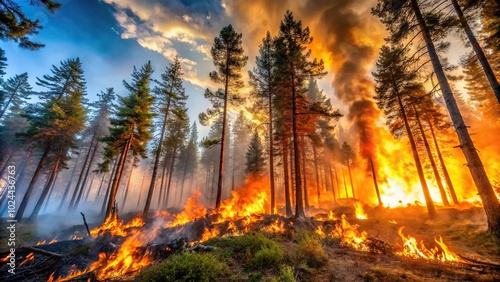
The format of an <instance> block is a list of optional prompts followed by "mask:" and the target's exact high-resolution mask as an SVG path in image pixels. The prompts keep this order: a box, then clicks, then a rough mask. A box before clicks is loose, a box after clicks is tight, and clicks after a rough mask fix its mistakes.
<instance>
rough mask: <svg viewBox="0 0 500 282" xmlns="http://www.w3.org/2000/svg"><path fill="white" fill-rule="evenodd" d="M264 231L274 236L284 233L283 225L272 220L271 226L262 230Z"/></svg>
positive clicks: (278, 221)
mask: <svg viewBox="0 0 500 282" xmlns="http://www.w3.org/2000/svg"><path fill="white" fill-rule="evenodd" d="M264 230H265V231H267V232H270V233H275V234H284V233H285V223H284V222H283V221H280V220H279V219H276V220H274V221H273V222H272V223H271V225H269V226H266V227H265V228H264Z"/></svg>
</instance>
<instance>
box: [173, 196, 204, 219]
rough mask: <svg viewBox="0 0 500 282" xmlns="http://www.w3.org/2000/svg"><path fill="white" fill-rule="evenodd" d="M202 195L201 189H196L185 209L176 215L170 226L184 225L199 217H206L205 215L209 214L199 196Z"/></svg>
mask: <svg viewBox="0 0 500 282" xmlns="http://www.w3.org/2000/svg"><path fill="white" fill-rule="evenodd" d="M200 195H201V192H200V190H196V191H195V192H194V193H193V195H192V196H191V197H190V198H189V199H188V200H187V203H186V206H185V207H184V210H183V211H182V212H181V213H179V214H177V215H176V216H175V220H174V222H173V223H172V224H171V225H170V227H174V226H177V225H183V224H186V223H188V222H190V221H194V220H196V219H198V218H202V217H205V215H206V214H207V209H205V208H204V207H203V206H202V205H201V204H200V203H199V200H198V198H199V197H200Z"/></svg>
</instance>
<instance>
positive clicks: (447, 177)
mask: <svg viewBox="0 0 500 282" xmlns="http://www.w3.org/2000/svg"><path fill="white" fill-rule="evenodd" d="M427 123H428V124H429V128H430V129H431V134H432V139H433V140H434V147H435V148H436V154H437V156H438V160H439V163H440V164H441V169H442V170H443V174H444V179H445V181H446V185H447V186H448V190H450V195H451V199H452V200H453V204H455V205H458V204H460V202H459V201H458V197H457V193H455V188H454V187H453V183H452V182H451V178H450V175H449V174H448V169H447V168H446V165H445V163H444V160H443V156H442V155H441V150H440V149H439V144H438V142H437V139H436V135H435V134H434V128H433V126H432V123H431V122H430V120H428V121H427Z"/></svg>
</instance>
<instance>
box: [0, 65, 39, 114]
mask: <svg viewBox="0 0 500 282" xmlns="http://www.w3.org/2000/svg"><path fill="white" fill-rule="evenodd" d="M3 88H4V91H5V94H6V99H5V102H4V103H3V105H2V106H3V107H2V109H1V110H0V119H1V118H2V117H3V116H4V114H5V113H6V111H7V109H8V108H9V107H10V106H12V105H14V106H17V107H19V105H20V104H21V103H22V101H23V100H27V99H29V96H30V95H31V94H32V92H31V90H32V88H31V86H30V84H29V82H28V74H27V73H23V74H18V75H15V76H14V77H12V78H9V79H7V81H6V82H5V83H4V85H3Z"/></svg>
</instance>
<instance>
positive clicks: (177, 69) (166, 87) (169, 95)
mask: <svg viewBox="0 0 500 282" xmlns="http://www.w3.org/2000/svg"><path fill="white" fill-rule="evenodd" d="M182 75H183V73H182V70H181V63H180V61H179V57H178V56H176V57H175V59H174V61H173V62H172V63H171V64H170V66H168V67H167V69H166V70H165V72H164V73H163V74H162V75H161V78H162V79H161V81H156V83H157V84H158V87H156V88H155V91H154V92H155V97H156V100H157V103H158V104H159V112H160V113H161V114H162V122H161V125H160V127H161V133H160V139H159V141H158V148H157V150H156V156H155V162H154V165H153V174H152V177H151V183H150V184H149V190H148V195H147V198H146V204H145V206H144V211H143V212H142V216H143V218H147V217H148V214H149V208H150V205H151V197H152V196H153V193H154V189H155V183H156V175H157V172H158V166H159V163H160V154H161V152H162V146H163V141H164V138H165V130H166V124H167V119H168V115H169V113H170V111H171V109H172V108H174V107H179V106H183V105H184V103H185V102H184V101H185V100H187V98H188V97H187V96H186V94H185V92H184V87H183V86H182V79H181V76H182Z"/></svg>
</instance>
